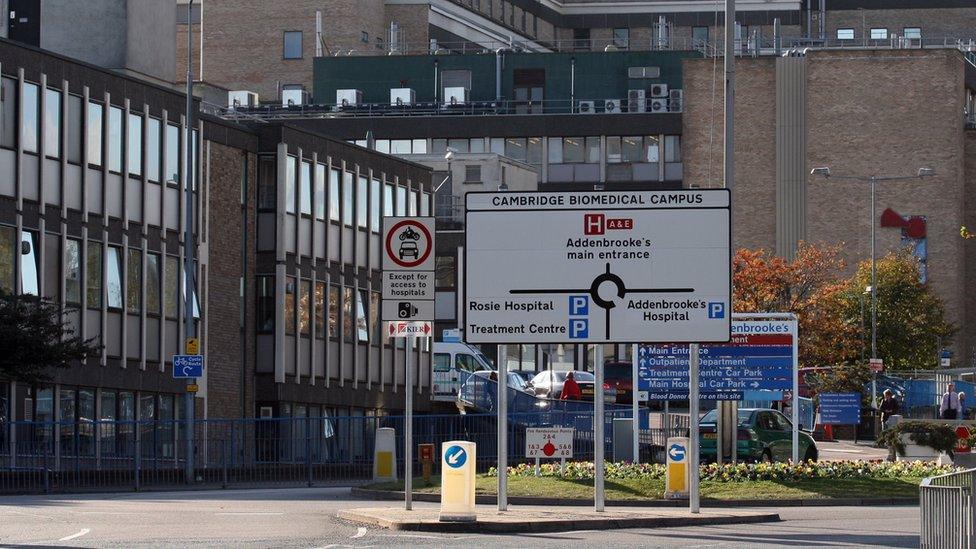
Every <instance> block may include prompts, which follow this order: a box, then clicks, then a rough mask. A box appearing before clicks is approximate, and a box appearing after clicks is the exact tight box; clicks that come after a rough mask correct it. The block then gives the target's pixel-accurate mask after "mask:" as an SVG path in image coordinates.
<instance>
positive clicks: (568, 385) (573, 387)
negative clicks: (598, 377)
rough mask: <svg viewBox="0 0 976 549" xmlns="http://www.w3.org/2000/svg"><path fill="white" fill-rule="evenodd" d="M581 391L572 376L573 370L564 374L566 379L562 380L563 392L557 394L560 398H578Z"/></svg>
mask: <svg viewBox="0 0 976 549" xmlns="http://www.w3.org/2000/svg"><path fill="white" fill-rule="evenodd" d="M582 396H583V392H582V391H581V390H580V386H579V383H576V379H574V377H573V372H569V373H568V374H566V381H564V382H563V392H562V394H560V395H559V398H560V400H580V399H581V398H582Z"/></svg>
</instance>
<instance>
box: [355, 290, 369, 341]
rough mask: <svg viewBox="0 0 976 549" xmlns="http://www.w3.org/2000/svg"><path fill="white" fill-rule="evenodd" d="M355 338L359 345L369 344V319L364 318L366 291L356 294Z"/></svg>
mask: <svg viewBox="0 0 976 549" xmlns="http://www.w3.org/2000/svg"><path fill="white" fill-rule="evenodd" d="M356 337H357V341H359V342H360V343H368V342H369V319H368V318H367V317H366V290H359V291H358V292H356Z"/></svg>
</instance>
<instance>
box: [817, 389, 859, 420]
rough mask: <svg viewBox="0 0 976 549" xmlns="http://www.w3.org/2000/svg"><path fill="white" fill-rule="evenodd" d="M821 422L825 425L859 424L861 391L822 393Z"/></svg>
mask: <svg viewBox="0 0 976 549" xmlns="http://www.w3.org/2000/svg"><path fill="white" fill-rule="evenodd" d="M820 423H822V424H824V425H859V424H860V423H861V393H821V394H820Z"/></svg>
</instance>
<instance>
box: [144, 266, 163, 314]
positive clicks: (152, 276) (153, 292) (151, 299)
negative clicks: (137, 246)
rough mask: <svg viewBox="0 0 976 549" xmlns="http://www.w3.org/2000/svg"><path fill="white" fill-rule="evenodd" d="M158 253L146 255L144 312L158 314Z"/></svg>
mask: <svg viewBox="0 0 976 549" xmlns="http://www.w3.org/2000/svg"><path fill="white" fill-rule="evenodd" d="M159 305H160V300H159V254H148V255H146V312H147V313H149V314H152V315H158V314H159Z"/></svg>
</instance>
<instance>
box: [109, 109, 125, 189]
mask: <svg viewBox="0 0 976 549" xmlns="http://www.w3.org/2000/svg"><path fill="white" fill-rule="evenodd" d="M108 169H109V170H110V171H113V172H119V173H121V172H122V109H120V108H118V107H109V109H108Z"/></svg>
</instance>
